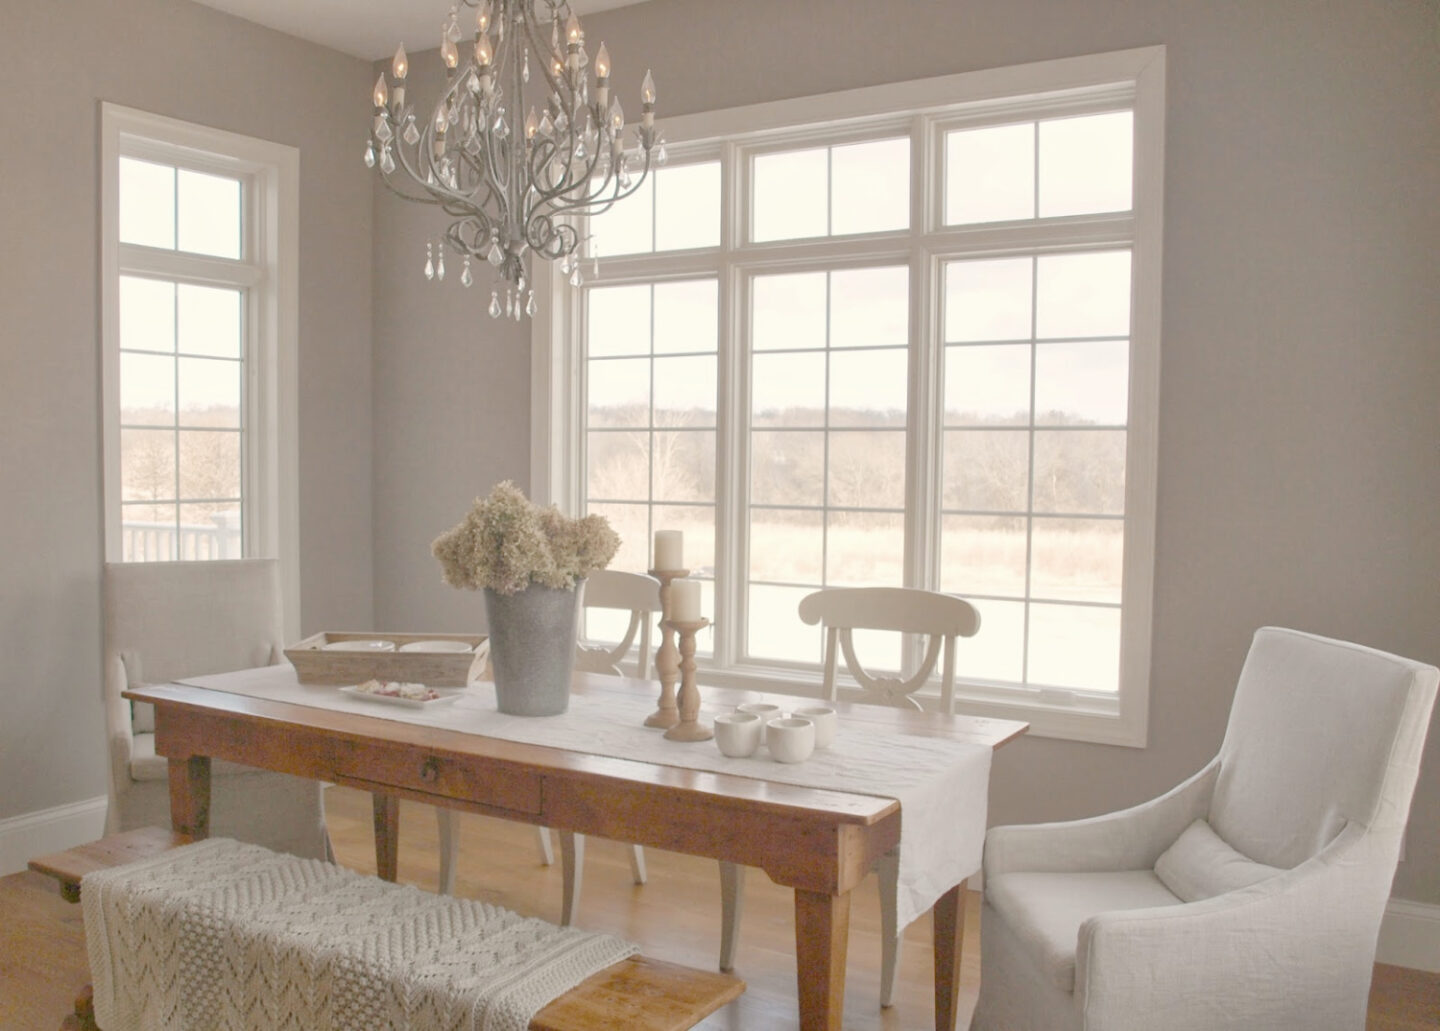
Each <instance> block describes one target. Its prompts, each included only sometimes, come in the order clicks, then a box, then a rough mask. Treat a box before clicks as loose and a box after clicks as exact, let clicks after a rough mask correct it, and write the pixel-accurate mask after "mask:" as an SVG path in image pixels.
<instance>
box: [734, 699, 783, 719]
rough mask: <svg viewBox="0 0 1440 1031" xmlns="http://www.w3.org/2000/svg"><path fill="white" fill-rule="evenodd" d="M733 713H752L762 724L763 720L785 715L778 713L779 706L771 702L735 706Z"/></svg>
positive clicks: (745, 703)
mask: <svg viewBox="0 0 1440 1031" xmlns="http://www.w3.org/2000/svg"><path fill="white" fill-rule="evenodd" d="M735 711H736V712H749V713H754V714H755V715H756V716H759V717H760V720H761V722H762V723H763V722H764V721H765V720H773V719H775V718H776V717H777V716H783V715H785V714H784V713H783V712H781V711H780V706H778V705H775V704H774V703H772V702H744V703H742V704H740V705H737V706H735Z"/></svg>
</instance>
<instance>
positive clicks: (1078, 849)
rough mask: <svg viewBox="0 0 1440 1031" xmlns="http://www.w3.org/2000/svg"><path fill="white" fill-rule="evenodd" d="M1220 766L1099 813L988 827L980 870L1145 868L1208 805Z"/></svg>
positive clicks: (1212, 763) (987, 872)
mask: <svg viewBox="0 0 1440 1031" xmlns="http://www.w3.org/2000/svg"><path fill="white" fill-rule="evenodd" d="M1219 769H1220V761H1219V759H1212V760H1210V762H1209V763H1208V764H1207V765H1206V766H1205V767H1204V768H1203V769H1202V770H1200V772H1199V773H1196V774H1195V775H1194V776H1193V777H1191V778H1190V779H1189V780H1186V781H1185V782H1183V783H1181V784H1180V785H1178V786H1177V787H1175V788H1172V789H1171V790H1170V791H1168V792H1166V793H1165V794H1163V795H1161V796H1160V797H1159V798H1152V799H1151V800H1150V801H1148V802H1142V803H1141V804H1140V805H1137V806H1134V807H1132V808H1130V809H1122V810H1120V811H1118V812H1113V813H1106V814H1104V815H1103V816H1095V817H1091V818H1090V819H1087V820H1071V821H1067V822H1064V823H1031V824H1017V825H1015V826H1009V827H992V828H991V829H990V833H988V834H987V835H986V836H985V876H986V877H987V878H988V877H993V876H995V875H996V874H1005V873H1014V872H1017V871H1022V870H1023V871H1032V872H1057V873H1058V872H1070V873H1079V872H1087V871H1098V870H1148V869H1150V868H1151V867H1153V866H1154V865H1155V860H1156V859H1158V858H1159V857H1160V854H1161V853H1162V852H1164V851H1165V850H1166V849H1167V848H1169V847H1170V846H1171V845H1173V844H1174V843H1175V839H1176V838H1178V837H1179V836H1180V833H1181V831H1183V830H1184V829H1185V828H1186V827H1188V826H1190V824H1191V823H1193V822H1194V821H1195V820H1197V819H1200V818H1202V817H1204V816H1205V814H1206V813H1208V812H1209V811H1210V795H1211V792H1212V791H1213V790H1214V787H1215V775H1216V774H1217V773H1218V772H1219Z"/></svg>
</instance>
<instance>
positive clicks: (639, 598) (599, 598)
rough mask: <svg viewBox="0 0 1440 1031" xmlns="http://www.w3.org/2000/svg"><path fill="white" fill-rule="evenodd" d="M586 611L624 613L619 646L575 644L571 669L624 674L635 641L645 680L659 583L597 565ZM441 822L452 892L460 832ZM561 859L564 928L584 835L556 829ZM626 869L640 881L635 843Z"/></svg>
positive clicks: (588, 583)
mask: <svg viewBox="0 0 1440 1031" xmlns="http://www.w3.org/2000/svg"><path fill="white" fill-rule="evenodd" d="M584 590H585V596H584V598H583V599H582V604H583V605H584V607H585V609H586V610H587V611H588V610H591V609H611V610H616V611H620V612H625V613H628V615H629V623H628V625H627V626H626V628H625V632H624V634H623V636H622V637H621V640H620V642H619V643H618V644H616V645H614V646H613V647H611V646H604V645H598V644H584V643H581V644H579V645H577V647H576V651H575V668H576V669H577V670H583V671H586V672H590V673H604V674H608V675H611V676H617V677H618V676H624V675H625V664H626V658H627V656H628V655H629V654H630V649H631V647H632V646H634V645H635V644H636V641H637V639H638V642H639V647H638V649H637V652H636V655H637V657H636V660H635V668H634V673H635V676H636V678H637V679H640V680H645V679H647V678H648V677H649V675H650V627H651V625H652V624H653V623H654V622H655V621H656V619H657V618H658V613H659V611H660V581H659V580H657V579H655V578H654V577H653V576H646V575H645V574H644V573H626V572H622V571H619V570H614V569H601V570H597V571H595V572H593V573H591V574H590V576H589V577H587V578H586V580H585V587H584ZM435 812H436V815H437V817H438V818H439V821H440V890H441V891H442V892H444V893H445V894H447V895H448V894H453V893H454V890H455V867H456V863H457V861H458V858H459V849H460V842H459V835H458V834H456V825H455V819H456V818H455V814H454V811H453V810H450V809H436V810H435ZM536 830H537V831H538V833H539V839H540V851H541V854H542V856H543V858H544V861H545V865H547V866H549V865H550V864H551V863H553V862H554V861H555V856H554V852H553V850H552V848H551V845H550V829H549V828H548V827H537V828H536ZM560 852H561V863H562V868H563V875H564V897H563V900H562V902H561V908H560V922H561V924H563V925H564V926H566V927H569V926H570V925H571V924H573V923H574V920H575V911H576V909H577V908H578V907H579V904H580V885H581V876H582V871H583V868H584V864H585V837H584V835H582V834H575V833H572V832H570V831H561V832H560ZM630 873H631V876H632V877H633V878H634V880H635V883H636V884H644V883H645V851H644V849H642V848H641V847H640V846H639V845H631V846H630Z"/></svg>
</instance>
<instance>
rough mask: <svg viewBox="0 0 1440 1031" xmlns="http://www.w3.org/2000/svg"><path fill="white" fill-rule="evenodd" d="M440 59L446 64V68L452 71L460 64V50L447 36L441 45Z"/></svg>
mask: <svg viewBox="0 0 1440 1031" xmlns="http://www.w3.org/2000/svg"><path fill="white" fill-rule="evenodd" d="M440 59H441V60H442V61H444V62H445V67H446V68H450V69H453V68H454V67H455V66H456V65H458V64H459V63H460V50H459V48H457V47H456V46H455V41H454V40H453V39H451V38H450V37H449V36H446V37H445V39H444V40H443V41H442V42H441V44H440Z"/></svg>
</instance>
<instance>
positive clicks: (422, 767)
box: [335, 742, 541, 815]
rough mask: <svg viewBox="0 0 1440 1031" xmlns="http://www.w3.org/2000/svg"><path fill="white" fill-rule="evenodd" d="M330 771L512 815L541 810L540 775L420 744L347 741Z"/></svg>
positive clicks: (536, 812) (531, 771) (534, 812)
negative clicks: (442, 752) (441, 752)
mask: <svg viewBox="0 0 1440 1031" xmlns="http://www.w3.org/2000/svg"><path fill="white" fill-rule="evenodd" d="M335 772H336V773H337V774H338V775H339V776H342V777H355V778H357V779H360V780H366V781H372V782H375V783H379V784H387V785H392V786H394V787H397V788H406V789H408V790H410V791H418V792H422V793H424V794H427V795H439V796H442V797H445V798H456V799H463V800H465V801H467V802H478V803H479V804H481V805H486V806H492V807H494V808H496V809H506V810H509V811H510V812H515V813H528V814H531V815H535V814H538V813H539V812H540V784H541V777H540V775H539V774H538V773H536V772H534V771H533V770H529V771H527V770H516V769H514V768H512V767H508V766H505V765H493V764H488V763H483V762H477V761H475V760H462V759H455V758H448V757H446V756H444V755H437V754H435V753H432V752H429V751H426V750H425V749H423V748H414V747H406V746H402V745H387V744H385V743H383V742H350V743H349V747H347V748H346V749H345V750H344V753H343V754H342V755H339V756H337V757H336V761H335Z"/></svg>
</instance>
